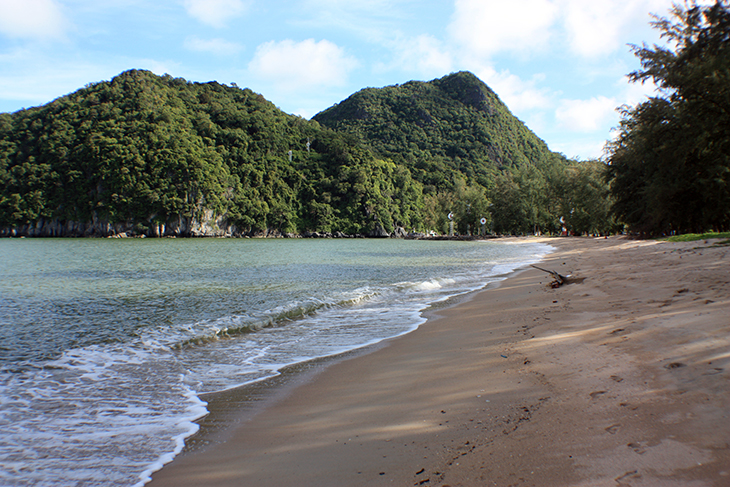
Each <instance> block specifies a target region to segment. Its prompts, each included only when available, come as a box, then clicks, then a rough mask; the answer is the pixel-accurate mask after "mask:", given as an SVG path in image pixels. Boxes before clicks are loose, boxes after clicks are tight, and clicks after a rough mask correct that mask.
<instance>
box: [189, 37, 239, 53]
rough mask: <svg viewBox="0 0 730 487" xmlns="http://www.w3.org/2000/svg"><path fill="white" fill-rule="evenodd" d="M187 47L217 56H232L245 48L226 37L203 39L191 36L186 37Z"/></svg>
mask: <svg viewBox="0 0 730 487" xmlns="http://www.w3.org/2000/svg"><path fill="white" fill-rule="evenodd" d="M185 48H186V49H188V50H190V51H195V52H208V53H211V54H214V55H216V56H231V55H234V54H236V53H238V52H240V51H241V50H242V49H243V46H241V45H240V44H237V43H235V42H229V41H226V40H225V39H201V38H199V37H197V36H191V37H188V38H187V39H185Z"/></svg>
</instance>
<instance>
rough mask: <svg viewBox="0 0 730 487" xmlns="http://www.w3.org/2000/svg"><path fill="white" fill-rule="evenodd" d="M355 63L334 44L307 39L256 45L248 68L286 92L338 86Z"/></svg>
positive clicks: (345, 79)
mask: <svg viewBox="0 0 730 487" xmlns="http://www.w3.org/2000/svg"><path fill="white" fill-rule="evenodd" d="M357 65H358V62H357V60H356V59H355V58H353V57H351V56H348V55H347V54H346V53H345V51H344V50H343V49H342V48H340V47H338V46H337V45H336V44H334V43H332V42H330V41H327V40H322V41H319V42H316V41H315V40H314V39H307V40H305V41H302V42H294V41H292V40H290V39H287V40H284V41H281V42H275V41H271V42H267V43H264V44H261V45H260V46H259V47H258V48H256V53H255V54H254V58H253V59H252V60H251V62H250V63H249V66H248V67H249V70H250V71H251V72H252V73H253V74H255V75H257V76H259V77H261V78H263V79H266V80H268V81H270V82H272V83H273V84H274V85H275V86H277V87H278V88H279V89H283V90H286V91H289V90H297V89H302V88H311V87H317V86H319V87H322V86H342V85H344V84H345V83H346V82H347V76H348V74H349V73H350V71H352V70H353V69H354V68H355V67H356V66H357Z"/></svg>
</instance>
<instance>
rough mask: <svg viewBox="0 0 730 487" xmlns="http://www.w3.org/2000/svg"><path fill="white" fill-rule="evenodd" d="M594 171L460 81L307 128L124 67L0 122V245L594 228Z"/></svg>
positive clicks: (373, 95)
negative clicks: (1, 239) (68, 239)
mask: <svg viewBox="0 0 730 487" xmlns="http://www.w3.org/2000/svg"><path fill="white" fill-rule="evenodd" d="M318 121H319V123H318ZM325 126H327V127H325ZM328 127H331V128H328ZM602 171H603V168H602V167H601V165H600V164H595V163H593V164H588V163H586V164H578V163H575V162H574V161H566V160H565V158H564V157H562V156H560V155H558V154H554V153H552V152H550V151H549V150H548V148H547V146H546V145H545V143H544V142H542V141H541V140H540V139H539V138H537V137H536V136H535V135H534V134H533V133H532V132H531V131H530V130H529V129H527V127H525V126H524V124H522V123H521V122H520V121H519V120H517V119H516V118H515V117H513V116H512V115H511V114H510V112H509V110H508V109H507V108H506V107H505V106H504V105H503V104H502V103H501V102H500V101H499V99H498V97H497V96H496V95H495V94H494V93H493V92H492V91H491V90H490V89H489V88H488V87H487V86H486V85H484V84H483V83H482V82H481V81H479V80H478V79H477V78H476V77H475V76H474V75H472V74H470V73H457V74H453V75H450V76H447V77H445V78H442V79H439V80H434V81H431V82H428V83H424V82H409V83H406V84H404V85H401V86H395V87H387V88H382V89H366V90H363V91H361V92H359V93H356V94H355V95H353V96H352V97H350V98H349V99H347V100H345V101H343V102H342V103H340V104H339V105H336V106H335V107H332V108H330V109H328V110H326V111H324V112H322V113H320V114H319V115H317V117H316V118H315V120H314V121H308V120H305V119H302V118H301V117H297V116H293V115H288V114H286V113H284V112H282V111H281V110H279V109H278V108H276V107H275V106H274V105H273V104H272V103H270V102H269V101H267V100H266V99H265V98H264V97H263V96H261V95H259V94H256V93H254V92H252V91H251V90H248V89H240V88H238V87H237V86H235V85H234V86H226V85H221V84H219V83H216V82H210V83H192V82H189V81H186V80H184V79H181V78H173V77H171V76H169V75H165V76H157V75H154V74H153V73H151V72H148V71H140V70H131V71H127V72H124V73H122V74H120V75H119V76H117V77H115V78H113V79H112V80H110V81H104V82H99V83H94V84H90V85H88V86H86V87H85V88H83V89H80V90H78V91H76V92H74V93H72V94H70V95H67V96H64V97H61V98H59V99H57V100H55V101H53V102H51V103H49V104H47V105H44V106H41V107H35V108H31V109H27V110H21V111H18V112H15V113H2V114H0V235H6V236H7V235H30V236H105V235H113V234H120V233H127V234H132V235H149V236H159V235H180V236H190V235H223V234H234V235H271V234H275V235H278V234H306V233H313V232H324V233H336V232H342V233H345V234H360V235H368V236H384V235H388V234H391V233H392V232H394V231H396V230H398V229H399V228H405V229H407V230H409V231H410V230H417V231H424V232H426V231H429V230H435V231H436V232H438V233H442V232H446V231H448V227H449V222H448V220H447V218H446V216H447V215H448V214H450V213H453V214H454V215H455V219H454V220H455V223H456V229H457V231H459V232H461V233H464V232H474V231H476V230H477V227H478V225H479V224H478V222H479V221H480V220H481V219H482V218H485V219H486V220H488V222H489V223H488V224H487V225H486V227H485V225H482V226H481V229H482V230H484V229H485V228H486V229H490V228H491V229H492V230H494V231H496V232H503V233H507V232H509V233H524V232H532V231H535V230H542V231H555V230H558V231H559V230H560V228H561V224H560V223H559V220H560V218H561V216H565V215H567V214H568V213H570V217H566V218H568V221H567V223H566V224H567V225H569V227H570V226H573V227H575V229H577V230H580V231H593V230H594V229H596V228H597V225H599V224H600V225H603V220H601V218H602V216H601V215H603V214H604V213H605V211H604V209H605V204H604V202H605V197H604V196H605V185H604V186H602V183H601V181H602V179H603V173H602ZM586 188H587V189H586ZM584 208H587V209H589V210H590V211H591V212H593V214H591V215H588V214H587V213H586V212H587V211H588V210H585V211H584ZM596 212H597V213H596ZM596 222H598V223H596Z"/></svg>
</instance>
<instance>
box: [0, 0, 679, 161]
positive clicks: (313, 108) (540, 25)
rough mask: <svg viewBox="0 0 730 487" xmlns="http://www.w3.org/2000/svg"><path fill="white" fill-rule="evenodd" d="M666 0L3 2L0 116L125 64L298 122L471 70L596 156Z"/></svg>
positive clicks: (571, 152) (633, 96)
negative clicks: (235, 89)
mask: <svg viewBox="0 0 730 487" xmlns="http://www.w3.org/2000/svg"><path fill="white" fill-rule="evenodd" d="M670 8H671V1H670V0H510V1H505V0H454V1H446V0H391V1H386V0H370V1H358V0H0V112H13V111H16V110H19V109H21V108H27V107H31V106H36V105H41V104H44V103H47V102H49V101H51V100H53V99H55V98H58V97H60V96H63V95H65V94H68V93H70V92H73V91H75V90H77V89H79V88H81V87H83V86H84V85H86V84H88V83H94V82H97V81H102V80H109V79H111V78H112V77H114V76H116V75H117V74H119V73H120V72H122V71H125V70H127V69H133V68H136V69H148V70H151V71H153V72H155V73H157V74H160V75H161V74H164V73H168V74H170V75H172V76H174V77H182V78H186V79H188V80H192V81H211V80H215V81H218V82H220V83H225V84H230V83H236V84H237V85H238V86H239V87H242V88H243V87H248V88H251V89H252V90H254V91H256V92H258V93H261V94H262V95H264V96H265V97H266V98H267V99H269V100H271V101H272V102H273V103H274V104H276V105H277V106H278V107H279V108H281V109H282V110H284V111H285V112H287V113H293V114H298V115H301V116H303V117H305V118H309V117H311V116H313V115H315V114H316V113H317V112H319V111H322V110H324V109H326V108H328V107H330V106H331V105H333V104H335V103H337V102H339V101H341V100H343V99H345V98H346V97H347V96H349V95H351V94H352V93H354V92H356V91H358V90H360V89H362V88H365V87H381V86H387V85H393V84H401V83H405V82H407V81H409V80H414V79H415V80H423V81H427V80H431V79H434V78H440V77H442V76H445V75H447V74H449V73H452V72H456V71H461V70H468V71H471V72H473V73H474V74H476V75H477V76H478V77H479V78H481V79H482V80H483V81H484V82H485V83H487V84H488V85H489V86H490V87H491V88H492V89H493V90H494V91H495V92H496V93H497V94H498V95H499V96H500V98H501V99H502V101H504V102H505V103H506V104H507V106H508V107H509V108H510V110H512V112H513V113H514V114H515V115H516V116H517V117H518V118H520V119H521V120H522V121H523V122H525V123H526V124H527V126H528V127H530V128H531V129H532V130H533V131H534V132H535V133H536V134H537V135H538V136H539V137H541V138H542V139H544V140H545V141H546V142H547V143H548V145H549V146H550V148H551V149H552V150H554V151H558V152H562V153H563V154H565V155H566V156H568V157H577V158H581V159H587V158H593V157H600V156H601V155H602V154H603V146H604V144H605V142H606V141H607V140H609V139H610V138H612V136H613V135H612V132H611V129H612V128H613V127H615V126H616V125H617V123H618V120H619V117H618V114H617V113H616V108H617V107H619V106H620V105H623V104H631V105H633V104H636V103H637V102H639V101H641V100H642V99H643V98H644V97H645V96H646V95H647V94H652V93H653V87H652V86H647V85H644V86H642V85H640V84H639V85H636V84H630V83H628V81H627V79H626V74H627V73H629V72H631V71H633V70H635V69H637V68H639V62H638V59H637V58H635V57H634V56H633V54H632V53H631V51H630V49H629V47H628V46H627V44H641V43H642V42H647V43H650V44H652V43H656V42H660V40H659V38H658V33H657V32H656V31H655V30H653V29H652V28H651V27H650V26H649V22H650V20H651V18H650V15H649V14H650V13H656V14H659V15H660V16H668V15H669V9H670Z"/></svg>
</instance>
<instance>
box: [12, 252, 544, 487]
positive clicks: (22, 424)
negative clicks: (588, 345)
mask: <svg viewBox="0 0 730 487" xmlns="http://www.w3.org/2000/svg"><path fill="white" fill-rule="evenodd" d="M551 250H552V248H551V247H550V246H548V245H545V244H542V243H538V242H529V241H525V242H520V243H507V242H500V241H420V240H400V239H377V240H375V239H327V240H323V239H317V240H315V239H3V240H0V485H3V486H8V487H9V486H54V487H58V486H142V485H144V484H145V483H146V482H147V481H149V476H150V475H151V473H152V472H154V471H155V470H158V469H159V468H161V467H162V465H164V464H165V463H167V462H169V461H170V460H172V458H174V456H175V455H176V454H177V453H179V452H180V451H181V450H182V448H183V447H184V444H185V439H186V438H188V437H189V436H191V435H192V434H194V433H195V432H196V431H197V429H198V425H197V424H196V423H195V421H196V420H197V419H199V418H201V417H203V416H204V415H205V414H206V413H207V410H206V403H205V402H204V400H203V399H201V395H204V394H205V393H209V392H215V391H222V390H225V389H229V388H233V387H237V386H240V385H243V384H248V383H252V382H255V381H260V380H263V379H266V378H270V377H273V376H275V375H277V374H278V371H279V370H280V369H282V368H283V367H285V366H287V365H291V364H296V363H300V362H303V361H307V360H310V359H315V358H320V357H326V356H331V355H335V354H338V353H342V352H346V351H349V350H354V349H357V348H360V347H364V346H367V345H369V344H373V343H377V342H379V341H382V340H384V339H387V338H391V337H395V336H399V335H402V334H405V333H408V332H410V331H412V330H414V329H415V328H417V327H418V326H419V325H420V324H422V323H423V322H424V321H425V319H424V318H423V316H422V312H423V311H424V310H425V309H427V308H428V307H429V306H430V305H433V304H435V303H438V302H442V301H444V300H447V299H449V298H452V297H454V296H460V295H464V294H466V293H469V292H472V291H475V290H478V289H481V288H483V287H485V286H486V285H488V284H489V283H492V282H495V281H498V280H501V279H503V278H504V277H506V275H507V274H509V273H510V272H512V271H514V270H515V269H518V268H521V267H524V266H527V265H529V264H531V263H536V262H538V261H539V260H540V259H541V258H542V257H543V256H544V255H546V254H547V253H549V252H550V251H551Z"/></svg>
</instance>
